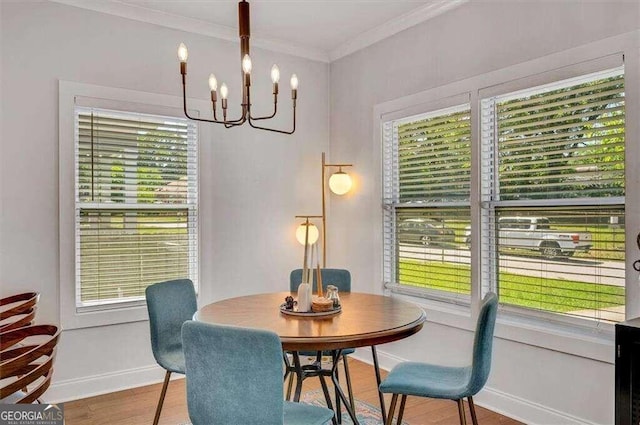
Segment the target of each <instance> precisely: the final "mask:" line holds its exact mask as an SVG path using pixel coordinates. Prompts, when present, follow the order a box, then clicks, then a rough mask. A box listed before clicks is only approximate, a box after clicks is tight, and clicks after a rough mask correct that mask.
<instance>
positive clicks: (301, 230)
mask: <svg viewBox="0 0 640 425" xmlns="http://www.w3.org/2000/svg"><path fill="white" fill-rule="evenodd" d="M307 226H309V239H308V241H307V242H308V244H309V245H313V244H314V243H316V242H317V241H318V236H320V232H318V228H317V227H316V225H315V224H313V223H308V224H307V223H302V224H301V225H300V226H298V228H297V229H296V239H297V240H298V242H300V245H304V235H305V233H306V227H307Z"/></svg>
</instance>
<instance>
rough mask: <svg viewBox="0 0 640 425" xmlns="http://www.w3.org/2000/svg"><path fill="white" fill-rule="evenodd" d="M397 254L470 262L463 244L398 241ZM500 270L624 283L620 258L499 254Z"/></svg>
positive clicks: (540, 275)
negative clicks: (432, 244)
mask: <svg viewBox="0 0 640 425" xmlns="http://www.w3.org/2000/svg"><path fill="white" fill-rule="evenodd" d="M400 257H404V258H412V259H416V260H424V261H440V262H447V263H461V264H470V263H471V257H470V251H469V250H468V249H465V248H462V247H460V248H452V247H437V246H428V247H422V246H419V245H405V244H401V245H400ZM500 271H504V272H509V273H515V274H522V275H525V276H533V277H541V278H549V279H566V280H573V281H578V282H587V283H598V284H603V285H614V286H624V283H625V282H624V262H622V261H594V260H588V259H582V258H558V259H546V258H542V257H540V256H534V255H532V256H525V255H505V254H500Z"/></svg>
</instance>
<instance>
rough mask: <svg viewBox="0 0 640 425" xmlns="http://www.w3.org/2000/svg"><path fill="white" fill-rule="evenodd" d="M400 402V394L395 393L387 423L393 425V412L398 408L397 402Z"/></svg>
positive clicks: (386, 424)
mask: <svg viewBox="0 0 640 425" xmlns="http://www.w3.org/2000/svg"><path fill="white" fill-rule="evenodd" d="M397 402H398V394H394V395H393V396H392V397H391V406H389V413H388V415H387V419H386V422H385V425H393V412H394V411H395V410H396V403H397Z"/></svg>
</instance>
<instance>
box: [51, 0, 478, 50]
mask: <svg viewBox="0 0 640 425" xmlns="http://www.w3.org/2000/svg"><path fill="white" fill-rule="evenodd" d="M49 1H52V2H55V3H60V4H64V5H67V6H74V7H79V8H82V9H88V10H93V11H95V12H101V13H106V14H109V15H114V16H119V17H122V18H127V19H133V20H136V21H140V22H146V23H150V24H155V25H160V26H164V27H167V28H173V29H176V30H180V31H185V32H190V33H193V34H200V35H206V36H210V37H215V38H219V39H222V40H227V41H232V42H235V43H237V42H238V31H237V29H235V28H232V27H227V26H224V25H218V24H213V23H210V22H206V21H202V20H200V19H193V18H188V17H186V16H179V15H174V14H171V13H166V12H162V11H159V10H153V9H148V8H146V7H141V6H135V5H131V4H126V3H122V2H120V1H117V0H110V1H105V0H49ZM469 1H470V0H436V1H435V2H433V3H429V4H427V5H425V6H423V7H420V8H418V9H416V10H413V11H411V12H409V13H406V14H404V15H402V16H399V17H397V18H394V19H391V20H390V21H387V22H385V23H383V24H381V25H379V26H377V27H376V28H372V29H371V30H368V31H365V32H363V33H361V34H360V35H358V36H356V37H354V38H353V39H351V40H349V41H348V42H346V43H343V44H342V45H340V46H338V47H336V48H335V49H333V50H331V51H325V50H323V49H318V48H314V47H306V46H301V45H296V44H293V43H291V42H289V41H282V40H277V39H270V38H264V37H260V36H257V37H256V36H254V37H252V39H251V43H252V45H253V46H254V47H258V48H261V49H265V50H270V51H274V52H279V53H285V54H289V55H293V56H298V57H301V58H305V59H311V60H314V61H318V62H324V63H330V62H333V61H335V60H337V59H340V58H342V57H344V56H347V55H350V54H351V53H354V52H356V51H358V50H360V49H364V48H365V47H368V46H370V45H372V44H375V43H377V42H379V41H381V40H383V39H385V38H387V37H391V36H392V35H394V34H397V33H399V32H400V31H404V30H405V29H408V28H411V27H412V26H415V25H418V24H420V23H422V22H425V21H427V20H429V19H431V18H434V17H436V16H438V15H441V14H443V13H445V12H447V11H449V10H452V9H455V8H457V7H459V6H461V5H463V4H465V3H467V2H469Z"/></svg>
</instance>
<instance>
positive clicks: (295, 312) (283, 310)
mask: <svg viewBox="0 0 640 425" xmlns="http://www.w3.org/2000/svg"><path fill="white" fill-rule="evenodd" d="M285 306H286V304H284V303H283V304H280V313H282V314H286V315H288V316H298V317H327V316H333V315H335V314H338V313H340V312H341V311H342V307H338V308H334V309H332V310H329V311H319V312H317V313H316V312H314V311H307V312H304V313H303V312H301V311H298V306H294V307H293V310H287V309H286V308H285Z"/></svg>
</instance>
